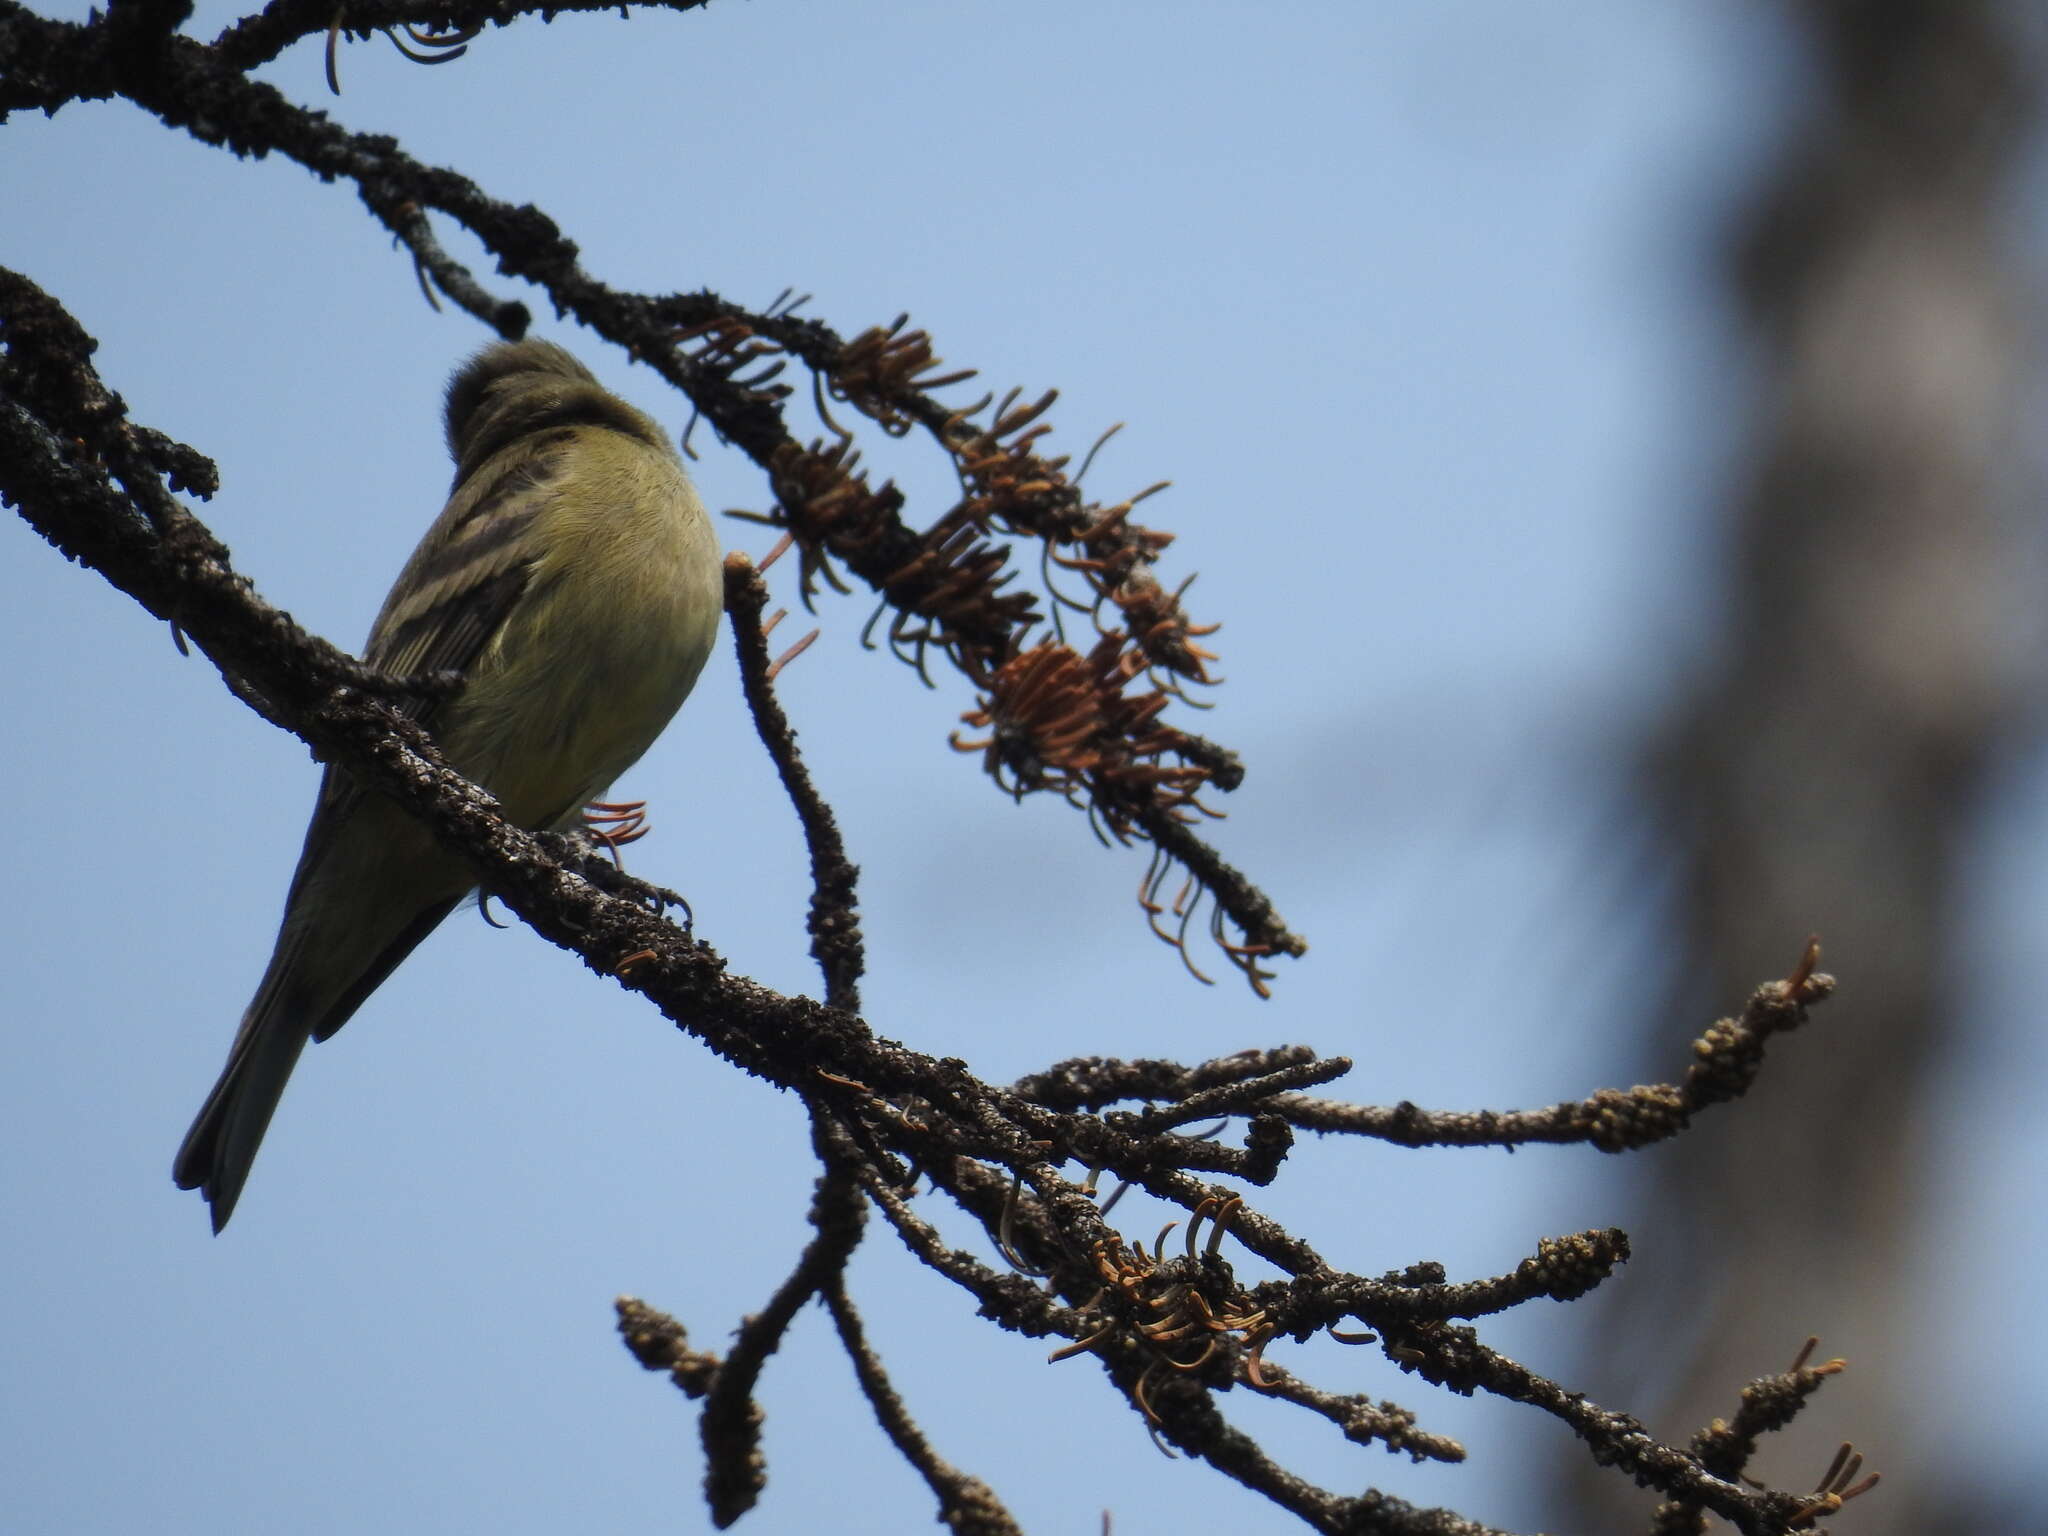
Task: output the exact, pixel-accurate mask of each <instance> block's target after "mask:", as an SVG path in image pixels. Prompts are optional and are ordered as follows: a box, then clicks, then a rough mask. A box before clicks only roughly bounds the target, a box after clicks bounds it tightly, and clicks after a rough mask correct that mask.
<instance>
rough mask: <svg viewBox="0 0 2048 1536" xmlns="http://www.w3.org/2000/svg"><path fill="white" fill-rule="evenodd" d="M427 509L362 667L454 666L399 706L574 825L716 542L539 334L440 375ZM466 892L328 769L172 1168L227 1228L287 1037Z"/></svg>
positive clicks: (387, 805)
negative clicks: (442, 436) (255, 967)
mask: <svg viewBox="0 0 2048 1536" xmlns="http://www.w3.org/2000/svg"><path fill="white" fill-rule="evenodd" d="M444 415H445V419H446V429H447V439H448V450H449V454H450V456H451V457H452V458H453V459H454V460H455V479H454V485H453V488H452V489H451V491H450V493H449V496H448V501H447V504H446V506H444V507H443V508H442V510H441V514H440V516H439V517H438V518H436V519H435V520H434V523H433V526H432V527H430V528H429V529H428V530H427V532H426V535H425V537H424V538H422V539H421V540H420V544H419V547H418V548H417V549H415V550H414V551H413V553H412V558H411V559H410V560H408V561H407V562H406V564H405V568H404V569H403V570H402V571H401V572H400V573H399V576H398V579H397V581H396V582H395V583H394V584H393V586H392V588H391V592H390V595H389V596H388V597H386V598H385V600H384V606H383V608H382V610H381V611H380V612H379V613H378V615H377V619H376V623H375V624H374V625H372V627H371V629H370V637H369V641H368V644H367V645H366V646H365V648H364V651H363V660H364V662H365V663H367V664H368V665H369V666H371V667H373V668H376V669H378V670H379V671H381V672H383V673H385V674H387V675H389V676H394V677H422V676H426V675H431V674H445V673H453V674H455V675H456V676H457V677H459V678H460V680H461V681H460V684H459V687H458V689H457V691H455V692H453V693H452V695H451V694H449V693H447V692H446V691H445V690H441V689H434V690H426V692H427V693H428V694H430V695H432V696H427V697H417V696H408V697H407V698H406V699H405V700H404V701H403V702H402V703H400V705H399V706H398V707H400V708H402V709H403V710H404V712H405V713H407V714H409V715H411V716H413V717H414V718H415V719H417V720H418V721H419V722H420V723H421V724H422V725H423V726H425V727H426V729H427V730H428V731H429V732H430V733H431V734H432V735H433V737H434V740H435V743H436V745H437V746H438V747H439V748H440V751H441V754H442V756H443V757H444V758H445V759H446V760H447V762H448V764H449V765H450V766H451V767H452V768H454V769H455V770H456V771H457V772H459V773H461V774H463V775H464V776H465V777H466V778H468V779H470V780H472V781H473V782H474V783H476V784H479V785H481V786H482V787H483V788H485V789H487V790H489V791H490V792H491V794H493V795H494V796H496V797H497V800H498V803H499V805H500V806H501V808H502V810H503V813H504V815H505V817H506V819H507V820H509V821H511V822H514V823H516V824H517V825H519V826H521V827H525V828H528V829H531V830H536V831H539V830H557V829H560V828H562V827H565V826H568V825H570V824H571V823H573V822H575V821H576V819H577V818H578V817H579V816H580V815H581V814H582V812H583V808H584V806H585V805H586V804H588V803H589V802H591V801H592V800H594V799H595V798H596V797H597V796H598V795H600V794H601V793H603V791H604V790H605V788H606V787H607V786H608V785H609V784H611V782H612V781H613V780H614V779H616V778H617V777H618V776H619V775H620V774H622V773H623V772H625V770H626V769H627V768H629V767H630V766H632V764H633V763H634V762H636V761H638V759H639V758H640V756H641V754H642V753H644V752H645V751H646V750H647V749H648V747H650V746H651V745H653V743H654V740H655V738H656V737H657V736H659V735H660V734H661V732H662V730H663V728H664V727H665V726H667V724H668V722H669V720H670V718H671V717H672V716H673V715H674V714H675V712H676V711H677V710H678V709H679V708H680V707H681V706H682V703H683V700H684V698H685V697H687V695H688V694H689V692H690V690H691V687H692V686H693V685H694V684H695V682H696V680H697V675H698V673H699V672H700V671H701V670H702V669H703V666H704V662H705V659H706V658H707V657H708V656H709V654H710V652H711V648H712V644H713V642H714V640H715V639H716V637H717V631H718V622H719V615H720V612H721V608H722V594H723V575H722V564H721V557H720V554H719V549H718V540H717V535H716V533H715V531H714V530H713V528H712V525H711V520H710V518H709V517H708V516H707V515H706V513H705V510H704V505H703V503H702V502H701V501H700V500H698V497H697V493H696V491H695V490H694V489H693V488H692V487H691V485H690V481H689V478H688V476H687V475H686V474H685V473H684V470H683V463H682V459H681V456H680V455H679V454H678V453H677V451H676V448H675V446H674V444H673V443H672V442H671V441H670V439H669V437H668V435H667V434H666V433H665V432H664V431H663V430H662V429H661V427H660V426H659V425H658V424H657V423H656V422H655V421H654V420H653V419H652V418H651V417H649V416H647V415H645V414H643V413H642V412H640V411H639V410H637V409H635V408H634V407H633V406H631V405H629V404H627V403H626V402H625V401H624V400H622V399H620V398H619V397H618V396H617V395H614V394H612V393H611V392H610V391H608V390H606V389H605V388H604V387H603V386H601V385H600V384H599V383H598V382H597V380H596V379H595V378H594V377H593V376H592V375H591V373H590V371H589V370H588V369H587V368H585V367H584V366H583V364H582V363H580V362H578V361H577V360H576V358H575V357H574V356H572V355H571V354H570V353H569V352H568V351H566V350H565V349H563V348H562V347H559V346H556V345H555V344H553V343H552V342H548V341H542V340H535V339H529V340H523V341H516V342H499V343H496V344H494V345H491V346H488V347H486V348H484V349H483V350H482V351H481V352H478V353H477V354H476V355H475V356H473V357H472V358H470V359H469V360H468V361H467V362H466V363H464V364H463V365H462V366H461V367H460V368H458V369H457V370H456V372H455V374H454V376H453V377H452V378H451V379H450V380H449V383H448V387H447V395H446V400H445V410H444ZM474 884H475V881H474V878H473V876H472V875H471V874H470V872H469V870H468V868H467V867H466V866H465V865H464V864H463V863H462V861H461V860H460V859H458V858H456V857H455V856H454V855H453V854H451V853H449V852H448V851H447V850H446V849H444V848H443V847H442V846H441V845H440V844H439V843H438V842H437V841H436V840H435V838H434V835H433V834H432V833H431V832H430V831H428V829H427V828H426V826H425V825H424V824H423V823H421V822H420V821H418V820H416V819H415V818H413V817H412V816H411V815H410V814H409V813H407V812H406V811H404V810H402V809H401V808H400V807H399V806H398V805H397V804H396V803H395V802H394V801H391V800H389V799H387V798H385V797H384V796H382V795H380V794H378V793H376V792H374V791H372V790H368V789H365V788H364V787H363V786H362V785H361V784H359V783H358V782H357V781H356V780H355V779H354V777H353V776H352V775H351V774H350V773H349V772H348V770H347V769H346V768H343V767H341V766H339V765H333V764H330V765H329V766H328V768H327V770H326V774H325V777H324V778H323V779H322V780H321V784H320V791H319V795H318V798H317V799H316V801H315V803H314V809H313V814H312V819H311V822H310V824H309V825H308V827H307V829H306V840H305V847H304V849H303V851H302V852H301V853H300V855H299V863H298V868H297V871H296V872H295V873H294V874H293V876H292V882H291V886H290V889H289V892H288V894H287V896H286V898H285V910H284V918H283V921H282V922H281V923H280V925H279V927H278V933H277V942H276V945H275V948H274V949H273V951H272V953H271V957H270V963H269V966H268V967H267V969H266V970H265V971H264V973H263V979H262V981H261V982H260V983H259V984H258V986H257V988H256V992H255V995H254V997H253V998H252V999H251V1000H250V1003H249V1006H248V1009H247V1011H246V1012H245V1013H244V1014H243V1015H242V1022H241V1027H240V1028H239V1030H238V1031H237V1032H236V1034H235V1038H234V1044H233V1046H232V1047H231V1048H230V1050H229V1052H228V1059H227V1065H226V1066H225V1067H224V1068H223V1069H222V1071H221V1074H220V1079H219V1081H218V1082H216V1083H215V1084H214V1087H213V1091H212V1092H211V1093H210V1094H208V1095H207V1099H206V1103H205V1105H204V1106H203V1107H202V1108H201V1109H200V1111H199V1115H198V1118H197V1119H196V1120H194V1122H193V1124H192V1129H191V1131H190V1132H189V1133H188V1134H187V1135H186V1137H185V1141H184V1144H183V1146H181V1147H180V1148H179V1150H178V1155H177V1159H176V1162H175V1163H174V1165H173V1169H172V1176H173V1178H174V1179H175V1180H176V1182H177V1184H178V1186H179V1187H180V1188H182V1189H197V1190H199V1191H200V1192H201V1193H202V1195H203V1196H204V1198H205V1199H206V1201H207V1203H208V1206H209V1209H210V1212H211V1215H212V1221H213V1230H214V1231H215V1232H216V1233H218V1232H219V1231H220V1230H221V1229H222V1228H223V1227H225V1226H226V1225H227V1222H228V1218H229V1217H230V1216H231V1215H233V1214H234V1210H235V1205H236V1202H237V1201H238V1200H239V1199H240V1198H241V1195H242V1190H243V1186H244V1185H245V1184H246V1183H247V1181H248V1178H249V1171H250V1168H251V1166H252V1164H253V1163H254V1161H255V1158H256V1153H257V1149H258V1147H259V1146H260V1145H261V1143H262V1140H263V1134H264V1132H265V1130H266V1129H267V1128H268V1127H269V1125H270V1120H271V1116H272V1114H273V1113H274V1112H275V1111H276V1109H277V1105H278V1100H279V1098H280V1097H281V1095H282V1094H283V1093H284V1088H285V1083H286V1081H287V1080H288V1079H289V1078H290V1077H291V1074H292V1069H293V1067H294V1066H296V1065H297V1063H298V1060H299V1054H300V1052H301V1051H303V1050H304V1049H305V1046H306V1043H307V1042H308V1041H309V1040H325V1039H327V1038H328V1037H330V1036H331V1035H333V1034H334V1032H335V1031H336V1030H338V1029H340V1028H341V1027H342V1025H343V1024H345V1023H347V1022H348V1020H349V1018H350V1017H351V1016H352V1015H353V1014H354V1013H355V1012H356V1010H357V1009H358V1008H360V1007H361V1006H362V1005H363V1003H364V1001H365V1000H366V999H368V997H369V996H370V994H371V993H372V992H374V991H375V990H376V989H377V987H378V986H380V985H381V984H382V983H383V981H384V979H385V978H386V977H387V976H389V975H390V974H391V972H392V971H393V970H394V969H396V968H397V966H398V965H399V963H400V962H401V961H403V960H404V959H405V957H406V956H407V955H409V954H410V953H412V951H413V949H414V948H415V947H417V946H418V944H419V943H420V941H421V940H423V939H424V938H426V936H427V935H428V934H429V933H431V932H432V931H433V930H434V928H435V927H436V926H437V925H438V924H439V923H440V922H441V920H442V919H443V918H445V917H446V916H447V915H448V914H449V913H450V912H451V911H452V910H454V908H455V907H456V906H457V905H458V904H459V903H460V902H461V901H462V900H463V898H464V897H465V896H467V895H468V894H469V893H470V891H471V889H472V887H473V886H474Z"/></svg>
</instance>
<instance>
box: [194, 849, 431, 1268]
mask: <svg viewBox="0 0 2048 1536" xmlns="http://www.w3.org/2000/svg"><path fill="white" fill-rule="evenodd" d="M430 872H431V873H433V874H435V875H440V876H442V879H441V883H442V884H446V883H449V882H450V881H454V882H460V881H461V879H462V877H463V873H464V872H463V871H462V869H461V867H460V866H459V865H457V866H454V874H453V875H452V876H450V875H445V874H444V873H443V872H442V871H441V870H440V869H438V868H433V869H431V871H430ZM357 886H358V887H359V889H358V890H357V894H358V895H359V896H360V897H361V898H362V899H360V900H357V901H354V902H351V903H348V904H346V905H340V904H336V903H332V902H322V901H311V902H302V901H297V900H295V901H294V903H293V908H292V911H291V913H290V915H288V916H287V917H286V919H285V923H284V927H283V930H282V931H281V932H280V933H279V934H278V941H277V950H276V952H275V953H274V954H272V955H271V957H270V968H269V969H268V970H267V971H265V972H264V975H263V984H262V985H261V986H259V987H258V988H257V989H256V997H255V999H254V1001H252V1002H251V1003H250V1004H249V1011H248V1012H247V1013H245V1014H243V1015H242V1027H241V1029H240V1031H239V1032H238V1033H237V1034H236V1035H235V1043H234V1046H233V1047H232V1048H231V1049H230V1050H229V1051H228V1064H227V1066H225V1067H224V1068H222V1069H221V1074H220V1081H219V1082H217V1083H215V1084H214V1085H213V1092H212V1093H210V1094H208V1095H207V1096H206V1103H205V1105H204V1106H203V1107H202V1108H201V1109H200V1111H199V1118H198V1119H197V1120H195V1121H193V1122H192V1129H191V1130H190V1131H188V1132H187V1133H186V1135H185V1144H184V1145H183V1146H182V1147H180V1148H179V1149H178V1160H177V1161H176V1162H175V1163H174V1164H172V1166H171V1177H172V1178H174V1179H175V1180H177V1183H178V1187H179V1188H180V1189H196V1190H199V1191H201V1192H202V1193H203V1194H204V1195H205V1196H206V1200H207V1203H208V1204H209V1205H210V1206H211V1207H212V1208H213V1230H214V1231H215V1232H218V1231H220V1229H221V1228H222V1227H224V1226H226V1225H227V1224H228V1217H230V1216H232V1215H233V1214H234V1212H235V1202H236V1201H237V1200H238V1199H240V1198H241V1194H242V1186H243V1185H244V1184H246V1183H247V1182H248V1180H249V1168H250V1165H251V1164H253V1163H254V1162H255V1161H256V1149H257V1148H258V1147H260V1146H261V1145H262V1144H263V1133H264V1131H265V1130H267V1129H268V1128H269V1126H270V1117H271V1116H272V1115H273V1114H275V1113H276V1112H277V1101H278V1100H279V1098H281V1097H282V1096H283V1094H284V1085H285V1084H286V1083H287V1082H288V1081H289V1080H290V1079H291V1075H292V1068H293V1067H294V1066H296V1065H297V1064H298V1060H299V1052H301V1051H303V1050H304V1049H305V1048H306V1042H307V1041H308V1040H325V1039H326V1038H327V1037H328V1036H329V1035H331V1034H333V1033H334V1032H335V1031H336V1030H337V1029H339V1028H341V1026H342V1025H344V1024H346V1023H347V1022H348V1020H349V1017H350V1015H352V1014H353V1013H354V1012H355V1011H356V1009H358V1008H360V1007H361V1006H362V1005H363V1000H364V999H365V998H367V997H368V996H369V995H370V994H371V993H372V992H374V991H376V989H377V988H378V986H380V985H381V984H382V983H383V981H384V978H385V977H387V976H389V975H390V974H391V972H392V971H393V970H394V969H395V968H396V967H397V965H398V963H399V961H401V960H403V959H404V958H405V957H406V956H407V955H409V954H411V953H412V952H413V950H414V948H416V947H417V946H418V944H419V942H420V940H422V939H424V938H425V937H426V936H427V935H428V934H429V933H431V932H433V930H434V928H435V926H436V925H437V924H438V923H439V922H440V921H441V919H442V918H444V917H446V916H447V915H448V914H449V913H450V912H451V911H453V910H454V908H455V905H456V903H457V902H458V901H460V900H461V886H460V884H459V883H458V884H457V887H456V891H457V893H456V894H455V895H453V896H448V897H445V898H442V899H439V900H435V901H433V902H432V903H430V904H429V905H427V906H425V907H418V906H409V905H408V904H407V903H405V902H404V901H403V900H401V899H397V898H395V897H393V896H392V895H391V893H390V891H389V889H388V888H387V887H386V886H384V885H380V884H379V883H378V882H376V881H374V880H372V879H370V878H369V877H368V876H365V877H364V878H363V879H361V880H360V881H358V882H357ZM294 894H295V896H296V895H297V893H296V892H295V893H294ZM407 894H415V895H416V893H407Z"/></svg>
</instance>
